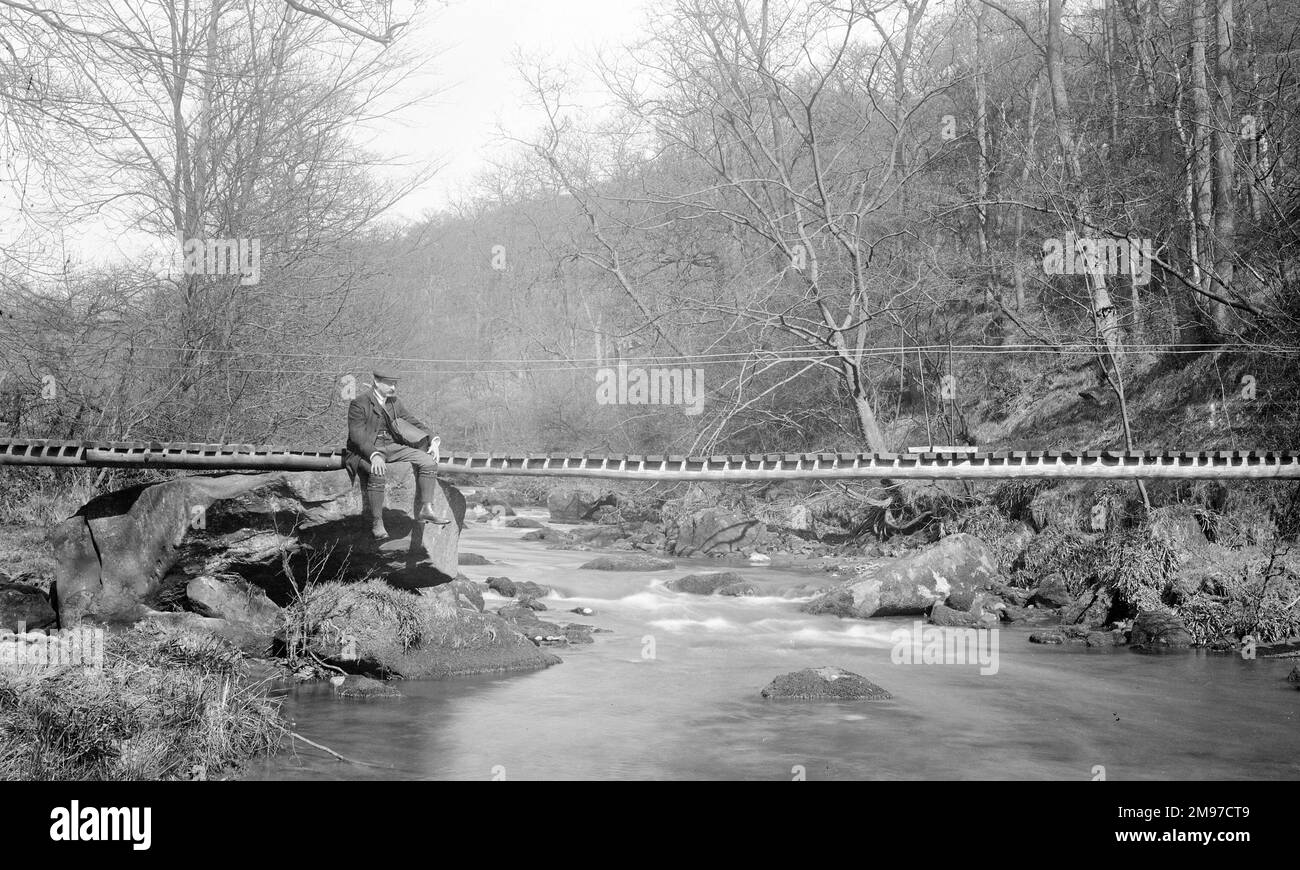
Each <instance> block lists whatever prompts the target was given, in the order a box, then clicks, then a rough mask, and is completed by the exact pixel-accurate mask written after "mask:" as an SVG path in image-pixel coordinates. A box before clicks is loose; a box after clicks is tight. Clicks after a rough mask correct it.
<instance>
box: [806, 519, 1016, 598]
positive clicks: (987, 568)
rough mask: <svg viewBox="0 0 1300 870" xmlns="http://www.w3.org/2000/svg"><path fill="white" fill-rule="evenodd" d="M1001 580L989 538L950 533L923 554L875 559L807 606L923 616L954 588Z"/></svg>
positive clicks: (968, 587)
mask: <svg viewBox="0 0 1300 870" xmlns="http://www.w3.org/2000/svg"><path fill="white" fill-rule="evenodd" d="M1000 580H1001V578H1000V577H999V576H998V569H997V565H996V562H995V561H994V559H993V555H992V554H991V553H990V552H989V549H988V547H986V546H985V545H984V542H983V541H981V540H980V539H979V538H976V537H974V536H973V535H967V534H957V535H949V536H948V537H946V538H944V539H943V540H941V541H939V543H937V544H935V545H934V546H931V547H927V548H926V549H925V550H922V551H921V552H919V553H910V554H908V555H905V556H900V557H897V558H894V559H882V560H881V561H879V562H875V563H872V564H871V565H869V566H867V570H866V571H865V573H864V574H863V576H861V577H860V578H858V579H855V580H850V581H848V582H847V583H842V584H840V585H839V586H837V587H835V588H834V589H832V590H830V591H829V592H827V593H825V594H824V595H819V596H818V597H817V598H814V599H813V600H812V601H810V602H808V603H807V604H805V605H804V606H803V610H804V611H806V612H808V613H832V614H834V615H836V616H854V617H858V618H862V619H865V618H867V617H870V616H911V615H919V614H921V613H924V612H925V611H926V610H928V609H929V608H930V607H932V606H933V605H935V604H940V603H943V602H944V601H946V600H947V599H948V597H949V596H950V595H953V594H954V593H964V592H967V591H969V590H971V589H978V588H982V587H983V586H984V584H986V583H992V582H998V581H1000Z"/></svg>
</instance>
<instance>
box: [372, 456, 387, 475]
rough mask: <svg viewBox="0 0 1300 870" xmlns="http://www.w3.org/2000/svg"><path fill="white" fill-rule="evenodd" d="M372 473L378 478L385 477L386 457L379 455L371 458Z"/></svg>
mask: <svg viewBox="0 0 1300 870" xmlns="http://www.w3.org/2000/svg"><path fill="white" fill-rule="evenodd" d="M370 473H371V474H373V475H376V476H378V477H383V476H384V457H382V456H380V455H379V454H377V453H376V454H375V455H374V456H372V457H370Z"/></svg>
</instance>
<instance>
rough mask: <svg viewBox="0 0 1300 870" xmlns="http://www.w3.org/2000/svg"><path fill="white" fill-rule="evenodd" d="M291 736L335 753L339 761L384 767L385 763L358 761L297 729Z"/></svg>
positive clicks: (290, 733) (324, 750)
mask: <svg viewBox="0 0 1300 870" xmlns="http://www.w3.org/2000/svg"><path fill="white" fill-rule="evenodd" d="M289 736H290V737H292V738H294V739H295V740H301V741H302V742H303V743H306V744H307V745H308V746H314V747H316V748H317V749H319V750H321V751H323V752H328V753H329V754H330V755H333V756H334V757H335V758H337V759H338V760H339V761H346V762H347V763H348V764H359V765H361V766H362V767H378V768H384V765H382V764H373V763H371V762H369V761H357V760H356V759H355V758H348V757H347V756H346V755H342V754H340V753H338V752H335V751H334V750H333V749H330V748H329V747H328V746H325V745H324V744H321V743H317V742H316V741H315V740H308V739H307V738H306V737H303V736H302V735H301V734H299V733H298V732H297V731H290V732H289Z"/></svg>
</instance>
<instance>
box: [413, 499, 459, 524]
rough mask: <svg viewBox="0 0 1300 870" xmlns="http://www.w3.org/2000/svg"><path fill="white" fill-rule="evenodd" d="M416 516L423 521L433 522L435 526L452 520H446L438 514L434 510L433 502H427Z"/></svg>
mask: <svg viewBox="0 0 1300 870" xmlns="http://www.w3.org/2000/svg"><path fill="white" fill-rule="evenodd" d="M416 518H417V519H418V520H419V521H420V522H422V523H433V524H434V525H435V526H445V525H447V524H448V523H450V522H451V520H444V519H441V518H440V517H439V516H438V512H437V511H436V510H434V507H433V502H425V503H424V507H422V508H420V513H419V514H417V515H416Z"/></svg>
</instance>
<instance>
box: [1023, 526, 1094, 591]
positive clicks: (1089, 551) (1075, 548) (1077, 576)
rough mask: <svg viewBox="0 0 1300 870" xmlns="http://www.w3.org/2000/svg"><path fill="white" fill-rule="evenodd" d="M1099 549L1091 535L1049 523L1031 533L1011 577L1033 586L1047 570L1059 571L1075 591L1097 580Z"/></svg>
mask: <svg viewBox="0 0 1300 870" xmlns="http://www.w3.org/2000/svg"><path fill="white" fill-rule="evenodd" d="M1102 550H1103V545H1102V543H1101V542H1100V541H1099V540H1098V539H1096V538H1094V537H1092V536H1090V535H1085V534H1083V533H1082V532H1079V531H1077V530H1075V529H1070V528H1066V527H1063V526H1048V527H1047V528H1046V529H1044V530H1043V531H1042V532H1040V533H1038V534H1037V535H1035V536H1034V538H1033V540H1031V541H1030V542H1029V546H1027V547H1025V551H1024V552H1023V553H1022V554H1021V555H1020V558H1019V559H1017V560H1016V562H1015V563H1014V569H1015V576H1014V578H1013V581H1014V582H1016V583H1017V584H1018V585H1022V586H1033V585H1034V584H1035V583H1037V582H1038V581H1039V580H1041V579H1042V578H1043V577H1046V576H1047V575H1049V574H1060V575H1061V576H1063V577H1064V578H1065V581H1066V584H1067V586H1068V587H1069V589H1070V591H1071V592H1072V593H1073V594H1075V595H1078V594H1080V593H1082V592H1083V591H1084V590H1085V589H1088V588H1091V587H1092V586H1093V585H1095V584H1096V582H1097V573H1098V566H1099V563H1100V562H1101V558H1102Z"/></svg>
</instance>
